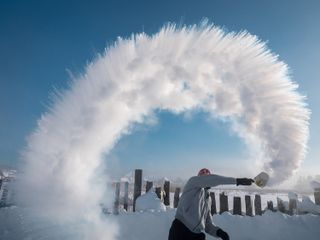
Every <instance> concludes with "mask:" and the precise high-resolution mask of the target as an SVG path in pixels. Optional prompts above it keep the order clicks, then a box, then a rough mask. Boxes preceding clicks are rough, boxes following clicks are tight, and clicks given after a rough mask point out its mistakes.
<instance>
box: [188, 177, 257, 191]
mask: <svg viewBox="0 0 320 240" xmlns="http://www.w3.org/2000/svg"><path fill="white" fill-rule="evenodd" d="M253 182H254V180H253V179H251V178H233V177H224V176H219V175H215V174H210V175H205V176H194V177H191V178H190V179H189V181H188V182H187V184H186V186H185V187H184V191H187V190H188V189H192V188H195V187H197V188H206V187H215V186H218V185H226V184H236V185H237V186H238V185H246V186H248V185H251V184H252V183H253Z"/></svg>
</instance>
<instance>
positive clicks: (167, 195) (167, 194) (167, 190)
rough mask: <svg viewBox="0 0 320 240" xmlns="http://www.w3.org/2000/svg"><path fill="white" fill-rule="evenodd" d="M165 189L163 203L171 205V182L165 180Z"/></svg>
mask: <svg viewBox="0 0 320 240" xmlns="http://www.w3.org/2000/svg"><path fill="white" fill-rule="evenodd" d="M163 190H164V194H165V195H164V199H163V203H164V205H166V206H170V182H169V181H165V182H164V186H163Z"/></svg>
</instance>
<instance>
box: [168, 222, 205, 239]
mask: <svg viewBox="0 0 320 240" xmlns="http://www.w3.org/2000/svg"><path fill="white" fill-rule="evenodd" d="M205 239H206V235H205V234H204V233H194V232H192V231H190V230H189V229H188V228H187V227H186V226H185V225H184V224H183V223H182V222H180V221H179V220H178V219H175V220H174V221H173V222H172V225H171V228H170V231H169V240H205Z"/></svg>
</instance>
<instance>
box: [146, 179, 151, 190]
mask: <svg viewBox="0 0 320 240" xmlns="http://www.w3.org/2000/svg"><path fill="white" fill-rule="evenodd" d="M152 186H153V182H149V181H147V184H146V192H148V191H149V190H150V189H151V188H152Z"/></svg>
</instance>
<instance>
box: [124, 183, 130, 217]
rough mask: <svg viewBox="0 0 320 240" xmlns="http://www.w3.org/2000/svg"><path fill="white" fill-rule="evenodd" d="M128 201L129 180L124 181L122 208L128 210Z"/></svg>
mask: <svg viewBox="0 0 320 240" xmlns="http://www.w3.org/2000/svg"><path fill="white" fill-rule="evenodd" d="M128 202H129V182H125V183H124V199H123V208H124V209H125V210H126V211H128Z"/></svg>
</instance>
